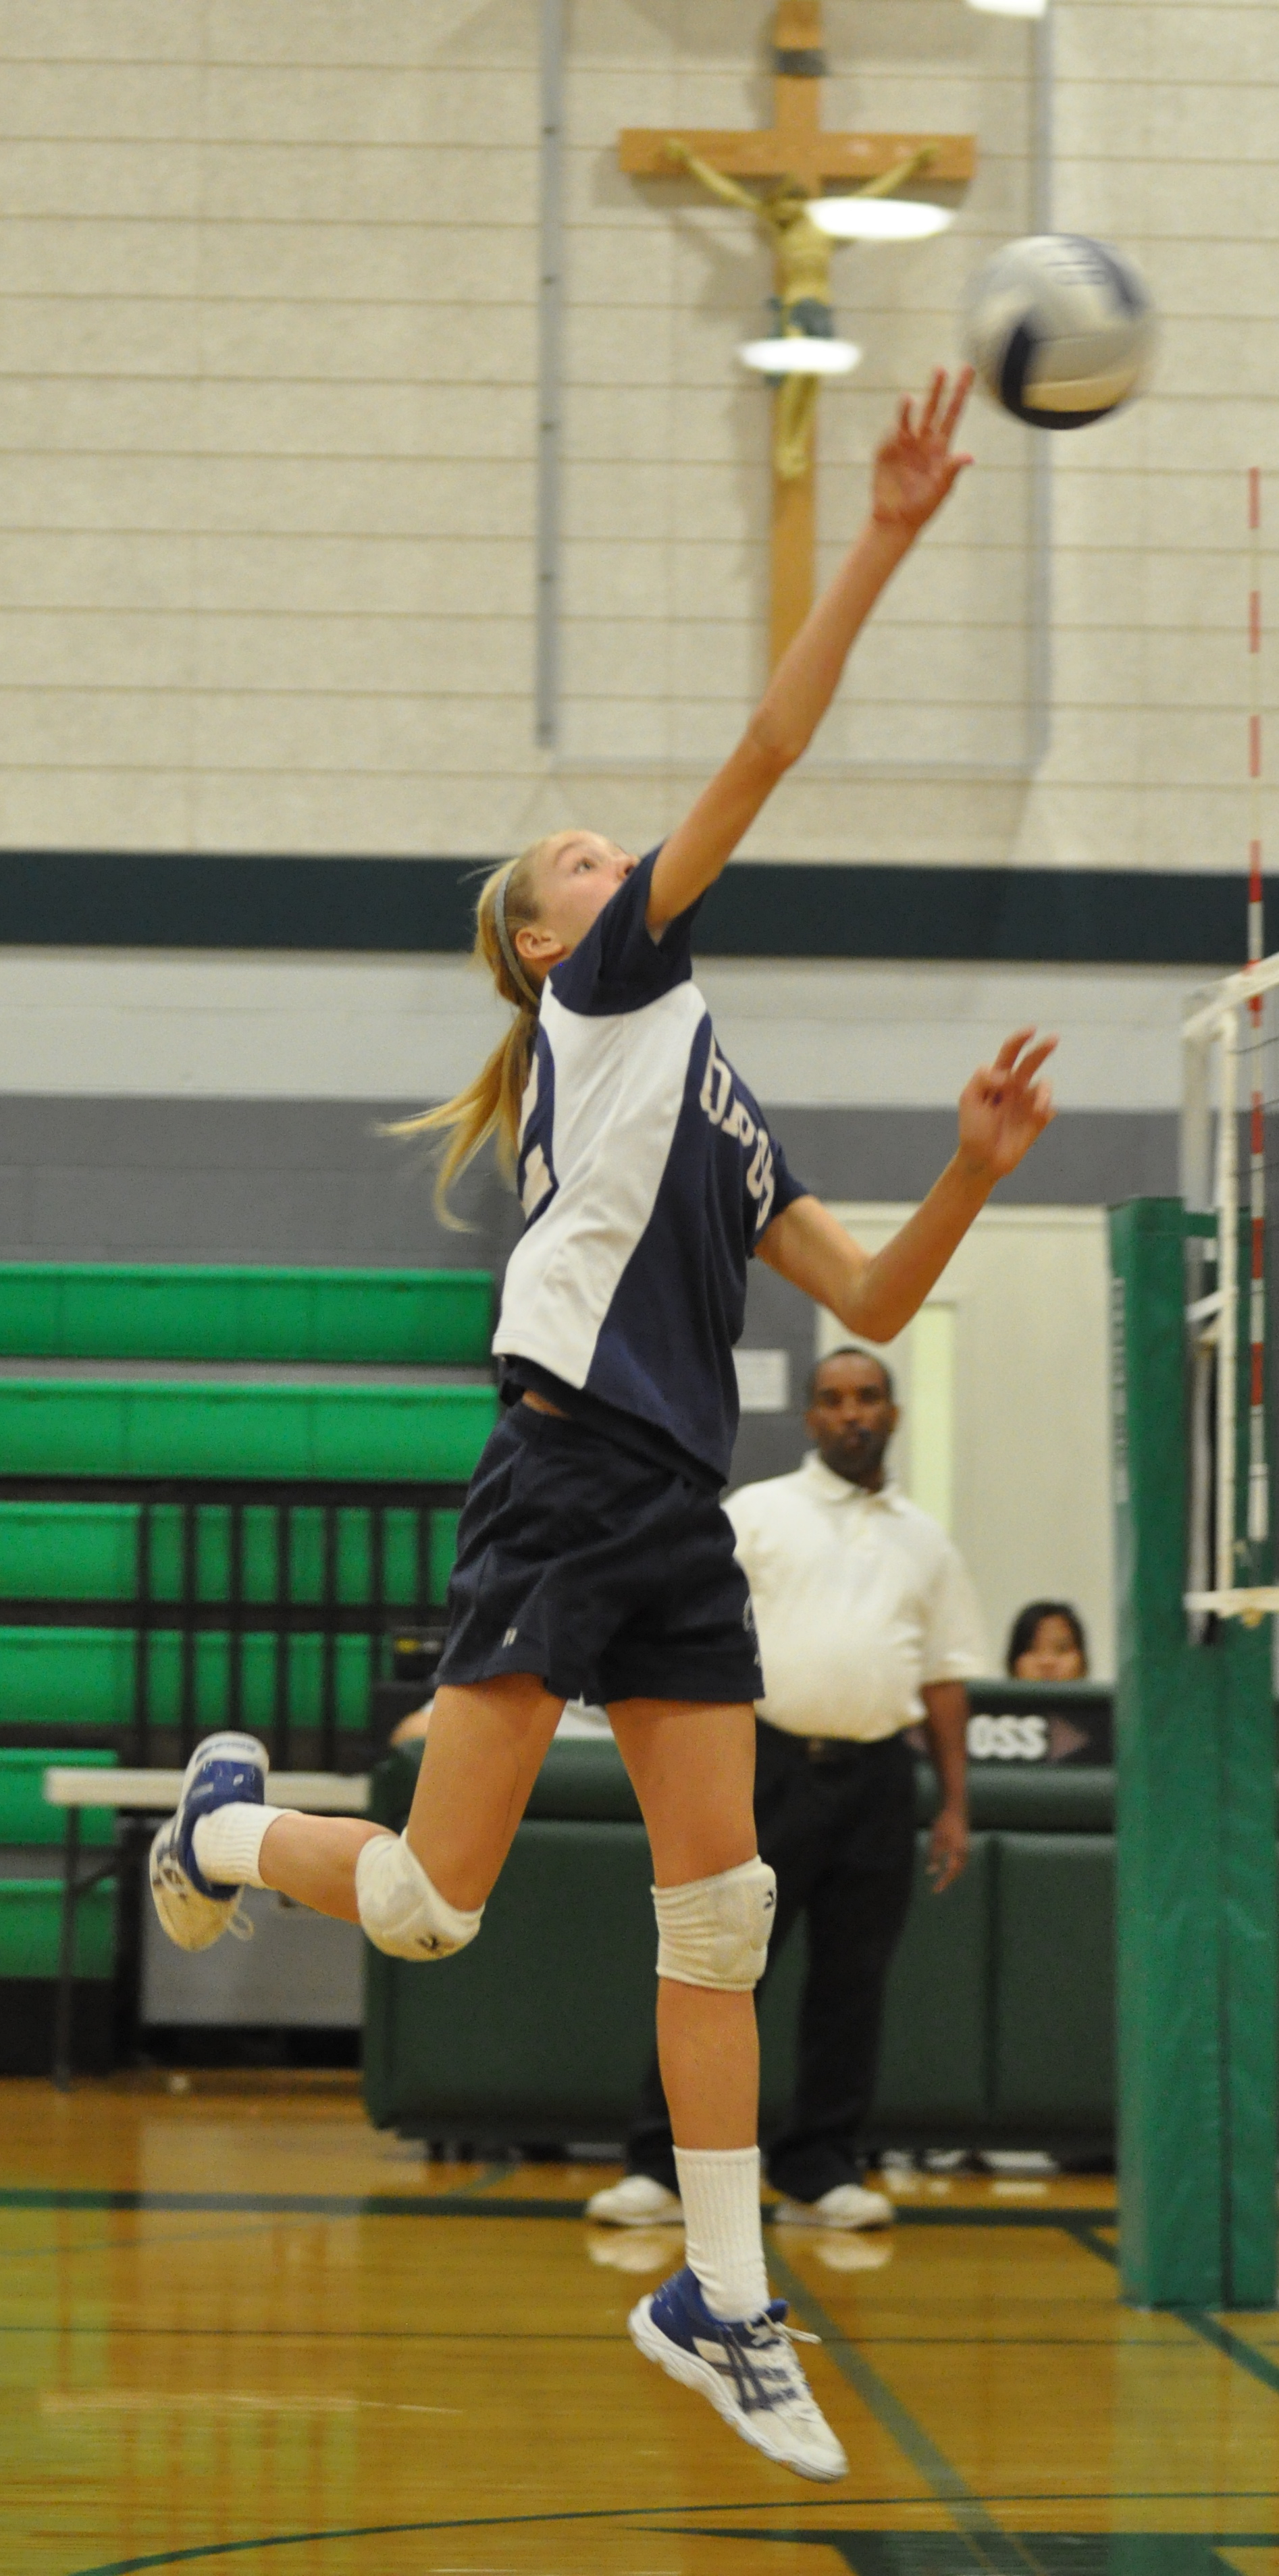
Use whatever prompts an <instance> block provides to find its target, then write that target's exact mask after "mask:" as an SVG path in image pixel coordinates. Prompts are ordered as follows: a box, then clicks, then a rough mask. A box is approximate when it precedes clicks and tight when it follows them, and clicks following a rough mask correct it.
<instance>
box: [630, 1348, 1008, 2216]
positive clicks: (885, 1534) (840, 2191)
mask: <svg viewBox="0 0 1279 2576" xmlns="http://www.w3.org/2000/svg"><path fill="white" fill-rule="evenodd" d="M806 1421H807V1427H808V1430H809V1432H810V1433H811V1435H812V1438H813V1440H814V1442H815V1444H816V1446H815V1452H814V1453H813V1454H811V1455H810V1456H809V1457H808V1458H806V1459H805V1461H804V1464H803V1466H802V1467H800V1468H799V1469H798V1471H797V1472H796V1473H795V1474H794V1475H792V1476H774V1477H770V1478H769V1480H768V1481H767V1483H765V1484H761V1485H746V1486H744V1487H743V1488H742V1490H741V1491H740V1493H737V1494H734V1495H733V1496H732V1497H731V1498H730V1500H729V1502H728V1505H727V1510H728V1512H729V1515H730V1517H731V1519H732V1522H733V1526H734V1528H735V1530H736V1532H737V1554H738V1556H739V1558H740V1560H741V1562H742V1564H743V1565H744V1567H745V1569H746V1572H747V1574H748V1575H749V1577H750V1586H751V1594H752V1598H753V1600H754V1604H755V1617H756V1621H757V1623H758V1627H759V1642H760V1652H761V1657H762V1661H763V1666H764V1680H765V1686H766V1694H767V1695H766V1697H765V1698H764V1699H763V1700H761V1701H760V1703H759V1706H758V1711H757V1716H758V1736H757V1753H756V1774H755V1818H756V1824H757V1828H758V1832H759V1848H760V1854H761V1857H762V1858H763V1859H764V1860H766V1861H768V1862H769V1863H770V1865H771V1867H772V1868H773V1869H775V1870H776V1872H777V1916H776V1921H775V1924H774V1928H773V1936H772V1942H771V1945H770V1961H776V1959H777V1958H778V1956H779V1955H780V1952H781V1948H782V1944H783V1943H784V1941H785V1939H786V1935H787V1933H788V1931H789V1930H790V1928H791V1926H792V1924H793V1923H794V1922H795V1920H796V1917H797V1916H798V1915H800V1914H804V1915H805V1916H806V1917H807V1923H808V1952H809V1958H808V1975H807V1979H806V1982H805V1987H804V1995H803V2002H802V2005H801V2009H800V2028H799V2067H798V2078H797V2083H796V2088H795V2099H794V2103H793V2105H792V2108H791V2116H790V2119H789V2121H788V2123H787V2126H786V2128H785V2130H784V2132H783V2134H782V2135H781V2136H780V2137H779V2138H776V2139H774V2141H773V2143H772V2145H771V2147H770V2148H769V2152H768V2174H769V2179H770V2181H771V2182H772V2183H774V2184H775V2185H776V2187H777V2188H778V2189H779V2190H780V2191H781V2192H782V2193H783V2194H784V2195H785V2196H784V2198H783V2200H782V2202H781V2204H780V2206H779V2207H778V2208H777V2209H776V2210H775V2211H774V2213H773V2215H774V2217H775V2218H776V2219H777V2220H780V2221H785V2220H795V2221H801V2220H802V2221H803V2222H804V2223H805V2224H807V2225H810V2226H812V2225H818V2226H827V2227H840V2228H847V2227H874V2226H882V2225H884V2224H885V2223H886V2222H887V2221H888V2220H889V2219H891V2217H892V2214H893V2210H892V2203H891V2201H889V2200H888V2199H887V2198H886V2197H885V2195H884V2194H883V2193H882V2192H877V2191H867V2190H865V2189H864V2188H863V2187H862V2185H861V2183H860V2182H859V2181H858V2179H857V2177H858V2172H859V2169H860V2135H861V2131H862V2128H863V2126H864V2123H865V2119H866V2115H867V2113H868V2111H869V2109H870V2103H871V2096H872V2094H873V2092H874V2086H875V2075H876V2066H877V2059H878V2053H879V2034H880V2023H881V2019H882V2013H883V2000H884V1988H885V1984H886V1981H887V1977H888V1970H889V1965H890V1963H891V1960H892V1955H893V1951H894V1949H895V1947H896V1944H897V1941H898V1939H899V1937H900V1935H901V1931H902V1927H903V1924H904V1923H905V1920H906V1913H907V1908H908V1906H909V1903H910V1889H911V1876H912V1867H913V1860H914V1845H915V1808H914V1786H915V1783H914V1763H913V1759H912V1755H911V1751H910V1747H909V1745H908V1744H907V1743H906V1741H905V1730H906V1729H907V1728H908V1727H912V1726H915V1725H917V1724H918V1723H919V1721H920V1719H921V1718H922V1719H923V1720H924V1722H925V1724H926V1726H927V1729H928V1738H929V1746H930V1750H931V1753H932V1759H933V1764H934V1767H935V1769H936V1772H937V1776H938V1780H939V1783H940V1786H941V1794H942V1803H941V1808H940V1811H939V1813H938V1816H937V1819H936V1822H935V1823H934V1826H933V1830H932V1839H931V1845H930V1852H929V1872H930V1876H931V1878H932V1883H933V1887H934V1889H935V1891H936V1893H937V1894H938V1895H940V1894H941V1893H942V1891H943V1890H944V1889H945V1888H947V1887H949V1886H950V1885H951V1884H952V1883H953V1881H954V1880H955V1879H956V1878H957V1877H958V1875H959V1872H960V1871H961V1869H962V1868H963V1866H964V1862H965V1860H966V1859H967V1856H968V1811H967V1791H966V1778H965V1773H966V1734H967V1724H968V1693H967V1690H966V1688H965V1682H966V1680H967V1678H968V1677H969V1676H970V1675H971V1674H974V1673H979V1672H981V1671H982V1670H983V1668H984V1665H985V1661H986V1657H985V1649H984V1644H983V1638H982V1629H981V1619H980V1614H979V1612H978V1609H977V1604H976V1601H975V1598H974V1596H973V1591H972V1586H971V1584H970V1582H969V1580H968V1576H967V1574H966V1572H965V1570H964V1566H963V1562H962V1560H961V1558H960V1555H959V1552H958V1550H957V1549H956V1548H955V1547H954V1546H953V1545H952V1543H951V1541H950V1540H949V1539H948V1538H947V1536H946V1533H945V1531H944V1530H943V1529H941V1528H940V1527H939V1525H938V1523H937V1522H936V1521H934V1520H930V1518H929V1516H928V1514H927V1513H926V1512H922V1511H920V1510H918V1508H917V1507H916V1505H915V1504H914V1503H911V1502H908V1501H907V1500H906V1497H905V1495H904V1494H902V1493H901V1492H900V1491H899V1490H898V1488H897V1487H896V1486H895V1485H894V1484H893V1483H892V1482H891V1481H890V1479H889V1478H888V1477H887V1475H886V1474H885V1470H884V1455H885V1451H886V1450H887V1448H888V1444H889V1442H890V1440H891V1439H892V1436H893V1433H894V1431H895V1429H896V1427H897V1421H898V1413H897V1407H896V1404H895V1403H894V1400H893V1384H892V1379H891V1377H890V1375H889V1372H888V1370H887V1369H886V1368H885V1366H884V1364H883V1362H882V1360H878V1359H875V1358H873V1357H872V1356H871V1354H870V1353H869V1352H867V1351H858V1350H853V1349H845V1350H840V1351H834V1352H832V1353H831V1354H830V1356H829V1357H828V1358H826V1359H824V1360H820V1361H819V1362H818V1364H817V1367H816V1368H815V1369H814V1371H813V1377H812V1383H811V1386H810V1389H809V1409H808V1413H807V1416H806ZM769 1973H770V1974H771V1973H772V1967H771V1964H770V1969H769ZM627 2167H628V2170H627V2174H626V2178H625V2180H624V2181H622V2182H620V2183H617V2184H615V2185H613V2186H612V2188H611V2189H609V2190H606V2191H600V2192H597V2193H596V2194H595V2196H594V2198H593V2199H592V2200H591V2201H589V2202H588V2203H587V2215H588V2217H591V2218H596V2219H604V2220H606V2221H610V2222H611V2223H612V2224H614V2225H618V2226H644V2225H651V2224H652V2223H653V2221H654V2220H660V2219H667V2220H669V2219H673V2218H678V2217H679V2216H680V2214H681V2213H680V2206H679V2202H678V2199H677V2198H676V2195H675V2160H674V2154H673V2151H672V2146H671V2132H670V2124H669V2121H668V2118H667V2113H666V2104H665V2101H664V2099H663V2095H662V2088H661V2081H660V2078H659V2076H658V2072H657V2067H656V2062H654V2064H653V2066H652V2068H651V2069H650V2072H649V2075H648V2077H647V2079H646V2082H645V2085H644V2089H643V2093H642V2095H641V2100H640V2106H639V2112H638V2116H637V2118H636V2122H635V2125H634V2127H633V2129H632V2131H631V2135H630V2138H629V2140H628V2146H627Z"/></svg>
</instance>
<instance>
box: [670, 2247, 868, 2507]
mask: <svg viewBox="0 0 1279 2576" xmlns="http://www.w3.org/2000/svg"><path fill="white" fill-rule="evenodd" d="M628 2323H629V2326H630V2333H631V2341H632V2342H633V2343H634V2344H636V2345H637V2346H638V2348H639V2350H640V2351H641V2352H642V2353H643V2355H644V2358H645V2360H646V2361H655V2362H657V2364H658V2365H659V2367H660V2368H661V2369H662V2370H665V2371H667V2372H668V2373H669V2375H670V2377H671V2378H672V2379H678V2380H682V2382H683V2384H684V2386H685V2388H697V2389H700V2390H701V2393H702V2395H703V2397H709V2399H710V2401H711V2404H712V2406H713V2407H714V2409H715V2412H716V2414H717V2415H722V2416H723V2418H724V2421H725V2423H726V2424H731V2425H732V2427H733V2431H734V2432H735V2433H740V2434H741V2437H742V2440H743V2441H744V2442H751V2443H753V2444H754V2446H755V2449H756V2450H757V2451H762V2452H763V2454H764V2457H765V2459H767V2460H776V2461H778V2462H779V2464H780V2466H781V2467H782V2468H784V2469H794V2470H795V2472H796V2475H797V2476H799V2477H801V2478H842V2477H846V2476H847V2474H848V2462H847V2460H846V2459H845V2457H844V2454H843V2452H842V2450H841V2449H840V2446H839V2444H838V2442H837V2441H836V2439H835V2436H834V2434H833V2433H832V2431H831V2429H830V2426H829V2424H828V2423H827V2421H826V2418H825V2416H824V2415H823V2414H822V2412H821V2410H820V2408H819V2407H818V2406H817V2404H816V2402H815V2400H814V2398H813V2393H812V2390H811V2389H810V2387H809V2385H808V2381H807V2380H806V2379H805V2377H804V2374H803V2371H802V2370H801V2368H800V2366H799V2362H798V2360H797V2358H796V2354H795V2349H794V2347H795V2344H796V2343H797V2342H799V2343H817V2342H818V2341H819V2340H820V2338H819V2337H818V2336H817V2335H801V2334H800V2333H799V2332H798V2330H797V2328H796V2327H794V2326H788V2325H787V2323H786V2301H785V2300H784V2299H773V2300H771V2301H770V2303H769V2305H768V2307H766V2308H765V2309H764V2311H763V2313H762V2315H760V2316H758V2317H745V2318H743V2319H742V2321H741V2323H740V2324H739V2323H737V2322H736V2321H734V2322H732V2323H730V2324H725V2323H724V2322H723V2320H722V2319H721V2318H719V2317H713V2316H712V2315H711V2312H710V2309H709V2308H708V2307H707V2305H706V2301H705V2300H704V2298H703V2297H702V2293H701V2290H700V2288H699V2286H698V2283H697V2280H696V2279H695V2277H694V2275H693V2273H692V2272H690V2271H688V2270H685V2271H683V2272H676V2273H675V2274H674V2275H673V2276H672V2278H671V2279H670V2280H669V2281H663V2283H662V2286H661V2288H660V2290H654V2292H653V2293H652V2296H651V2297H650V2298H647V2299H641V2300H640V2303H639V2306H638V2307H637V2308H633V2309H632V2310H631V2314H630V2317H629V2320H628Z"/></svg>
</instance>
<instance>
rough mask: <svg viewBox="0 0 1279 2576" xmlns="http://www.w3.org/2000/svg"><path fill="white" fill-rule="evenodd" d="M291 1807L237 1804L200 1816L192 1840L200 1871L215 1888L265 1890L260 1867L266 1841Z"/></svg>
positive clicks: (215, 1809)
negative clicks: (259, 1862) (264, 1836)
mask: <svg viewBox="0 0 1279 2576" xmlns="http://www.w3.org/2000/svg"><path fill="white" fill-rule="evenodd" d="M290 1812H292V1811H291V1810H290V1809H289V1808H287V1807H259V1806H257V1805H256V1804H254V1805H253V1806H250V1805H248V1803H247V1802H246V1803H245V1804H244V1805H243V1806H241V1805H240V1804H238V1803H237V1802H235V1801H233V1802H232V1803H231V1804H230V1805H229V1806H226V1807H215V1808H214V1810H213V1812H212V1814H211V1815H208V1816H200V1817H199V1818H198V1819H197V1821H196V1826H195V1830H194V1832H193V1833H192V1836H191V1848H192V1850H193V1852H194V1853H195V1859H196V1867H197V1868H198V1870H199V1871H200V1874H201V1876H202V1877H204V1878H207V1879H208V1880H209V1882H210V1884H211V1885H212V1886H214V1887H264V1886H265V1885H266V1881H265V1879H264V1878H263V1876H262V1872H261V1870H260V1868H259V1866H258V1860H259V1855H260V1853H261V1850H262V1837H263V1835H264V1834H265V1833H266V1832H267V1831H268V1830H269V1828H270V1827H271V1826H272V1825H273V1824H274V1823H275V1820H276V1817H277V1816H284V1815H288V1814H289V1813H290Z"/></svg>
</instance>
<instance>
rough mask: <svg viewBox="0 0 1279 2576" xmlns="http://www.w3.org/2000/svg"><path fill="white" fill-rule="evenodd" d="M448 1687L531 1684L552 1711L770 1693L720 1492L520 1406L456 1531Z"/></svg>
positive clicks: (489, 1448) (505, 1422) (493, 1444)
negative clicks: (518, 1676) (497, 1679)
mask: <svg viewBox="0 0 1279 2576" xmlns="http://www.w3.org/2000/svg"><path fill="white" fill-rule="evenodd" d="M448 1614H449V1627H448V1642H447V1644H446V1646H445V1649H444V1653H443V1656H442V1658H441V1661H440V1666H439V1670H438V1672H437V1674H436V1681H437V1683H442V1682H483V1681H491V1680H492V1679H493V1678H494V1676H495V1675H496V1674H498V1673H535V1674H536V1675H537V1677H538V1679H539V1680H540V1681H542V1682H544V1683H545V1686H546V1688H547V1690H549V1691H552V1692H554V1694H555V1696H556V1698H557V1699H558V1698H563V1699H576V1698H578V1697H581V1698H583V1699H587V1700H593V1701H596V1702H601V1701H602V1702H603V1704H604V1705H605V1706H606V1707H607V1706H610V1705H611V1704H612V1702H614V1701H615V1700H624V1699H694V1700H718V1701H726V1702H729V1703H739V1702H741V1701H743V1700H745V1701H754V1700H756V1699H758V1698H760V1697H761V1696H762V1693H763V1687H764V1683H763V1676H762V1674H761V1672H760V1667H759V1651H758V1648H757V1646H756V1642H755V1617H754V1612H753V1611H752V1608H751V1597H750V1587H749V1585H748V1584H747V1581H746V1577H745V1575H744V1574H743V1572H742V1569H741V1567H740V1565H739V1564H738V1562H737V1559H736V1557H735V1556H734V1554H733V1526H732V1523H731V1521H730V1520H729V1518H728V1515H727V1513H726V1512H725V1511H724V1510H723V1509H722V1508H721V1505H720V1502H719V1498H718V1495H716V1494H714V1493H711V1492H709V1491H708V1490H707V1488H706V1487H705V1486H703V1485H699V1484H697V1483H695V1482H694V1481H693V1479H692V1478H691V1477H685V1476H681V1475H680V1474H679V1473H678V1471H675V1470H672V1469H671V1468H669V1467H666V1466H659V1465H655V1464H654V1463H652V1462H651V1461H650V1460H648V1459H645V1458H641V1457H637V1456H633V1455H632V1454H631V1453H630V1452H628V1451H626V1450H623V1449H619V1448H618V1447H617V1446H616V1444H615V1443H614V1442H613V1441H611V1440H608V1439H607V1438H605V1437H604V1436H603V1435H602V1434H601V1433H599V1432H597V1431H595V1430H592V1429H589V1428H588V1427H587V1425H586V1424H584V1423H580V1422H571V1421H566V1420H563V1419H561V1418H560V1417H558V1416H557V1415H555V1414H551V1413H539V1412H536V1411H535V1410H534V1408H533V1407H532V1405H528V1404H514V1405H512V1406H511V1409H510V1411H509V1412H508V1413H507V1414H506V1415H505V1416H504V1417H503V1419H502V1421H501V1422H499V1424H498V1426H497V1429H496V1431H494V1432H493V1434H492V1436H491V1438H490V1439H489V1440H488V1442H487V1443H486V1445H485V1448H484V1452H483V1455H482V1457H481V1459H480V1462H479V1465H478V1467H477V1468H476V1470H475V1475H474V1477H473V1479H472V1482H471V1489H470V1492H469V1494H468V1495H467V1498H466V1504H465V1507H464V1509H463V1512H462V1517H461V1521H460V1523H459V1526H458V1534H457V1561H456V1563H455V1565H454V1568H453V1576H452V1580H451V1582H450V1584H449V1592H448Z"/></svg>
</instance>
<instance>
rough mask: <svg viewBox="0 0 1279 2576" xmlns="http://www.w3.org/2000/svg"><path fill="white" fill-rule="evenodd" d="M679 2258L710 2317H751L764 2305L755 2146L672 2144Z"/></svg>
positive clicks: (765, 2293)
mask: <svg viewBox="0 0 1279 2576" xmlns="http://www.w3.org/2000/svg"><path fill="white" fill-rule="evenodd" d="M675 2170H676V2172H677V2174H678V2175H679V2196H680V2199H681V2200H682V2201H683V2204H684V2244H685V2249H686V2251H685V2260H686V2262H687V2264H688V2267H689V2270H690V2271H691V2272H692V2273H694V2274H695V2276H696V2279H697V2283H698V2286H699V2288H700V2290H701V2293H702V2297H703V2298H704V2299H705V2301H706V2305H707V2307H708V2308H709V2309H710V2312H711V2315H712V2316H713V2317H733V2318H738V2317H757V2316H758V2315H759V2313H760V2310H761V2308H766V2307H767V2305H768V2274H767V2272H766V2271H765V2269H764V2237H763V2231H762V2229H761V2226H760V2216H759V2149H758V2147H729V2148H726V2149H723V2150H721V2149H719V2148H713V2147H677V2148H676V2150H675Z"/></svg>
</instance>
